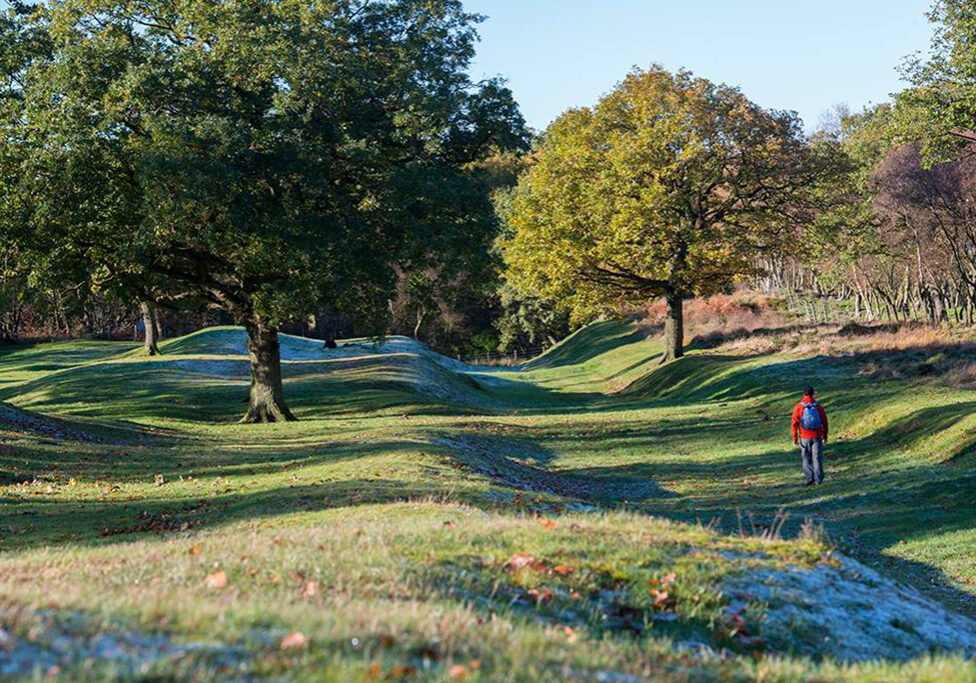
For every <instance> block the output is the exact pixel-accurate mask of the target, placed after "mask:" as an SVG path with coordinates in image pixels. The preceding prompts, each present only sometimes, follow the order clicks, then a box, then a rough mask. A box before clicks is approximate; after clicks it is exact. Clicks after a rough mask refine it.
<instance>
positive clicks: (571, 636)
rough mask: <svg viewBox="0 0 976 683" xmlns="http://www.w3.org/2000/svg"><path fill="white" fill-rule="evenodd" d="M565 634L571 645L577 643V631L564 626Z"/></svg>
mask: <svg viewBox="0 0 976 683" xmlns="http://www.w3.org/2000/svg"><path fill="white" fill-rule="evenodd" d="M563 633H565V634H566V640H567V641H569V642H570V643H575V642H576V631H574V630H573V629H572V627H571V626H563Z"/></svg>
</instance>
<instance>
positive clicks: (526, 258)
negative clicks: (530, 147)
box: [504, 66, 831, 360]
mask: <svg viewBox="0 0 976 683" xmlns="http://www.w3.org/2000/svg"><path fill="white" fill-rule="evenodd" d="M534 158H535V163H534V164H533V165H532V166H531V168H530V169H529V171H528V172H527V173H526V174H525V175H524V176H523V178H522V180H521V182H520V184H519V187H518V190H517V192H516V195H515V198H514V200H513V203H512V207H511V212H510V213H511V215H510V217H509V221H508V222H509V230H510V232H509V235H508V236H507V238H506V240H505V242H504V249H505V259H506V262H507V265H508V268H509V270H508V277H509V279H510V281H511V282H512V283H513V284H514V285H515V286H516V287H518V288H520V289H523V290H527V291H531V292H537V293H539V294H541V295H543V296H544V297H546V298H548V299H554V300H560V301H563V302H565V304H566V305H567V306H568V307H569V308H570V309H571V310H572V312H573V314H574V317H575V318H576V319H577V320H585V319H589V318H592V317H593V316H595V315H598V314H600V313H602V312H604V311H606V310H608V309H609V308H613V307H617V306H619V305H621V304H627V303H634V304H642V303H644V302H646V301H647V300H648V299H649V298H654V297H659V296H664V297H666V298H667V301H668V306H669V315H668V323H667V329H666V334H665V338H666V354H665V360H668V359H672V358H676V357H678V356H680V355H681V354H682V335H683V332H682V320H683V319H682V300H683V299H684V298H686V297H689V296H694V295H707V294H709V293H713V292H716V291H719V290H721V289H722V288H724V287H727V286H729V285H730V284H731V283H732V282H733V281H734V280H735V278H736V277H738V276H741V275H744V274H747V273H749V272H751V271H752V270H753V269H754V267H755V264H756V261H755V259H756V255H757V253H760V252H761V251H762V250H766V249H772V248H775V247H777V246H778V245H780V244H781V243H782V242H783V241H784V240H785V239H786V238H787V237H788V236H789V235H790V234H792V233H791V230H790V229H791V228H792V227H793V226H794V225H795V223H796V220H797V218H798V214H799V213H801V212H802V211H804V209H805V207H806V206H807V200H808V199H809V195H810V194H811V193H812V192H813V190H814V188H815V186H816V185H817V183H818V182H819V181H821V180H822V179H823V178H824V177H825V175H826V174H827V173H828V172H829V171H830V167H831V161H830V159H831V156H830V155H829V154H827V153H825V152H824V150H823V149H822V147H819V146H814V145H810V144H808V142H807V141H806V140H805V139H804V136H803V134H802V133H801V128H800V122H799V120H798V118H797V117H796V115H795V114H793V113H788V112H776V111H769V110H766V109H763V108H761V107H759V106H758V105H756V104H754V103H752V102H750V101H749V100H748V99H747V98H746V97H745V95H743V94H742V93H741V92H740V91H739V90H738V89H737V88H733V87H729V86H725V85H717V84H714V83H711V82H709V81H708V80H705V79H703V78H696V77H695V76H693V75H692V74H691V73H690V72H687V71H681V72H678V73H675V74H672V73H669V72H667V71H665V70H664V69H662V68H660V67H658V66H654V67H651V68H650V69H648V70H646V71H642V70H635V71H633V72H632V73H631V74H630V75H629V76H627V78H626V79H624V81H623V82H622V83H620V84H619V85H618V86H617V87H616V88H615V89H614V90H613V91H612V92H611V93H610V94H609V95H607V96H606V97H604V98H603V99H602V100H601V101H600V102H599V103H598V104H597V105H596V106H594V107H592V108H581V109H574V110H570V111H568V112H566V113H565V114H564V115H563V116H561V117H560V118H559V119H558V120H556V121H555V122H554V123H553V124H552V125H551V126H550V127H549V129H548V130H547V131H546V132H545V134H544V136H543V138H542V142H541V144H540V145H539V147H538V149H537V150H536V151H535V152H534Z"/></svg>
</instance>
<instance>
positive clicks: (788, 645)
mask: <svg viewBox="0 0 976 683" xmlns="http://www.w3.org/2000/svg"><path fill="white" fill-rule="evenodd" d="M725 592H726V594H728V595H730V596H731V597H732V599H733V601H732V604H731V605H730V606H729V611H730V612H732V613H740V612H742V611H746V610H750V609H754V608H755V607H756V605H757V603H763V604H764V611H765V623H764V625H763V631H764V633H765V636H766V638H768V639H769V641H770V644H771V645H773V646H774V647H775V649H778V650H785V651H792V652H794V653H796V654H802V655H809V656H812V657H831V658H834V659H837V660H841V661H862V660H874V659H890V660H908V659H914V658H916V657H920V656H924V655H927V654H929V653H934V652H947V653H961V654H963V655H965V656H974V655H976V621H973V620H971V619H968V618H966V617H963V616H961V615H958V614H954V613H952V612H949V611H947V610H946V609H945V608H943V607H942V606H941V605H939V604H938V603H937V602H934V601H933V600H930V599H928V598H925V597H923V596H922V595H921V594H920V593H919V592H917V591H916V590H914V589H912V588H910V587H907V586H904V585H901V584H898V583H895V582H894V581H891V580H890V579H886V578H884V577H882V576H881V575H879V574H878V573H877V572H875V571H874V570H873V569H870V568H868V567H866V566H864V565H862V564H860V563H858V562H856V561H854V560H851V559H849V558H846V557H841V558H839V559H838V563H837V564H836V565H829V564H820V565H817V566H816V567H814V568H812V569H801V568H799V567H788V568H786V569H761V570H754V571H749V572H747V573H745V574H739V575H736V576H735V577H733V578H732V579H729V580H728V582H727V583H726V585H725Z"/></svg>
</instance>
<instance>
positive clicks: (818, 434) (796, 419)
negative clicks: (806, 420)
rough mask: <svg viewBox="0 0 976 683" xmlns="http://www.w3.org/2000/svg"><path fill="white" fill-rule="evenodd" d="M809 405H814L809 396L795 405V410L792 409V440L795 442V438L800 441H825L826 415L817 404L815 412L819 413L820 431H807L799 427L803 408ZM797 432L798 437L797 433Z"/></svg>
mask: <svg viewBox="0 0 976 683" xmlns="http://www.w3.org/2000/svg"><path fill="white" fill-rule="evenodd" d="M809 403H816V401H814V400H813V399H811V398H810V397H809V396H804V397H803V400H802V401H800V402H799V403H797V404H796V408H794V409H793V440H794V441H796V440H797V438H800V439H823V440H824V441H826V440H827V413H826V412H825V411H824V408H823V406H822V405H820V404H819V403H817V412H818V413H820V424H821V425H822V426H821V427H820V429H816V430H813V431H811V430H809V429H804V428H803V427H802V426H801V425H800V420H801V419H802V418H803V406H804V405H807V404H809ZM798 432H799V436H798V435H797V433H798Z"/></svg>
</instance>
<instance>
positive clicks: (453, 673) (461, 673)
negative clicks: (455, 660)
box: [447, 664, 468, 681]
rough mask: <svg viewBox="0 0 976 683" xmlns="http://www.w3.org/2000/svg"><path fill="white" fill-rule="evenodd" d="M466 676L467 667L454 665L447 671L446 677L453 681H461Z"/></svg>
mask: <svg viewBox="0 0 976 683" xmlns="http://www.w3.org/2000/svg"><path fill="white" fill-rule="evenodd" d="M467 675H468V667H466V666H465V665H464V664H455V665H454V666H452V667H451V668H450V669H448V670H447V677H448V678H450V679H452V680H455V681H463V680H464V678H465V677H466V676H467Z"/></svg>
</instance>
